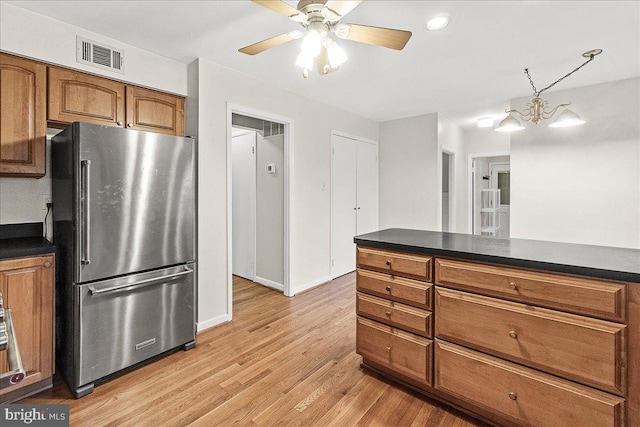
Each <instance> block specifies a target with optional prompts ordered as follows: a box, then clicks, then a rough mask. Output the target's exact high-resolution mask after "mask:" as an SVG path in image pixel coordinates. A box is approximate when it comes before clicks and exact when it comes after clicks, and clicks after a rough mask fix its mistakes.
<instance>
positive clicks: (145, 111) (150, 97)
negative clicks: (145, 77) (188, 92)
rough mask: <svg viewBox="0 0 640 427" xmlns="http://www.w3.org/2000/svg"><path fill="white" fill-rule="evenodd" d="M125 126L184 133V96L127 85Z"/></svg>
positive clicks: (175, 133)
mask: <svg viewBox="0 0 640 427" xmlns="http://www.w3.org/2000/svg"><path fill="white" fill-rule="evenodd" d="M127 127H128V128H130V129H138V130H146V131H150V132H158V133H166V134H169V135H178V136H182V135H184V98H182V97H178V96H174V95H169V94H166V93H160V92H156V91H154V90H150V89H143V88H141V87H136V86H127Z"/></svg>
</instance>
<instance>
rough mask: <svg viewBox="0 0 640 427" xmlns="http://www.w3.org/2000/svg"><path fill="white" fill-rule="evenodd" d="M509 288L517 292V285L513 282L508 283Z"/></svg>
mask: <svg viewBox="0 0 640 427" xmlns="http://www.w3.org/2000/svg"><path fill="white" fill-rule="evenodd" d="M509 287H510V288H511V289H513V290H514V291H516V290H518V284H517V283H515V282H509Z"/></svg>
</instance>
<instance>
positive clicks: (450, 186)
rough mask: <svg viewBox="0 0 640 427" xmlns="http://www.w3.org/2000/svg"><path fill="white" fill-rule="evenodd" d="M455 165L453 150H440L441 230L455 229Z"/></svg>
mask: <svg viewBox="0 0 640 427" xmlns="http://www.w3.org/2000/svg"><path fill="white" fill-rule="evenodd" d="M455 167H456V158H455V154H454V153H453V152H449V151H445V150H444V149H443V150H442V231H449V232H450V231H455V230H454V223H455V187H454V186H455V176H456V175H455Z"/></svg>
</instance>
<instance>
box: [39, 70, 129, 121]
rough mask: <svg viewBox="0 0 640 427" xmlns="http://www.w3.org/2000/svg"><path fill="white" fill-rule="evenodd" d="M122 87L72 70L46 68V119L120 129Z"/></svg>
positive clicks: (122, 85)
mask: <svg viewBox="0 0 640 427" xmlns="http://www.w3.org/2000/svg"><path fill="white" fill-rule="evenodd" d="M124 94H125V91H124V84H123V83H119V82H115V81H113V80H108V79H105V78H102V77H97V76H92V75H90V74H85V73H81V72H78V71H73V70H65V69H61V68H55V67H49V100H48V115H47V119H48V120H49V121H52V122H56V123H60V124H68V123H72V122H76V121H77V122H86V123H95V124H99V125H108V126H124V100H125V98H124Z"/></svg>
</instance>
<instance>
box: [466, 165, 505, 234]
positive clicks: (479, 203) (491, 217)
mask: <svg viewBox="0 0 640 427" xmlns="http://www.w3.org/2000/svg"><path fill="white" fill-rule="evenodd" d="M510 161H511V157H510V155H509V153H492V154H486V155H477V156H470V157H469V169H470V173H469V181H470V182H469V187H468V188H469V189H470V191H469V223H470V230H471V232H472V234H476V235H483V234H484V235H488V236H494V237H509V235H510V233H509V222H510V221H509V220H510V203H511V200H510V199H511V197H510V195H511V192H510V190H511V188H510V179H509V178H510V172H511V171H510V168H511V166H510ZM492 175H493V176H494V178H492ZM483 196H484V198H483ZM498 198H500V203H498V204H496V205H495V206H494V205H493V202H492V201H493V200H498ZM483 200H484V203H485V206H483ZM483 229H484V232H483Z"/></svg>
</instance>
